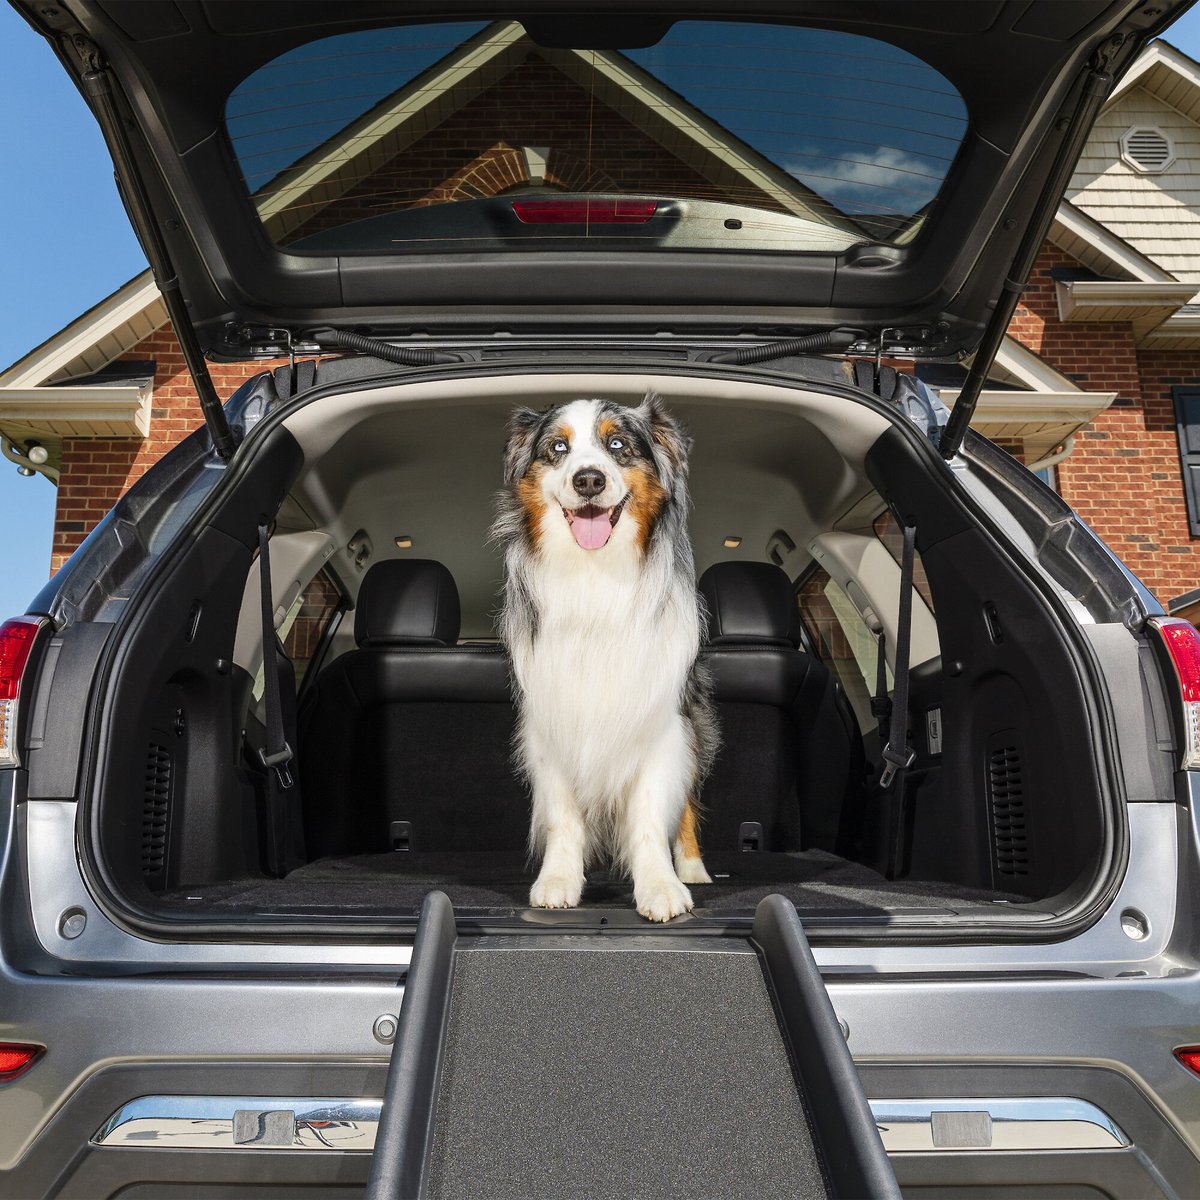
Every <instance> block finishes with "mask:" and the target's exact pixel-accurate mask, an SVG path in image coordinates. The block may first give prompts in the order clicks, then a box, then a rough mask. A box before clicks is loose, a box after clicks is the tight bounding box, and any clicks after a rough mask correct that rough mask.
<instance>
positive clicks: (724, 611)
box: [697, 562, 800, 648]
mask: <svg viewBox="0 0 1200 1200" xmlns="http://www.w3.org/2000/svg"><path fill="white" fill-rule="evenodd" d="M697 587H698V588H699V589H700V595H701V596H702V597H703V598H704V603H705V605H706V606H707V607H708V644H709V645H710V646H721V645H730V644H732V643H740V644H742V645H746V644H751V645H763V646H791V647H793V648H795V647H797V646H798V645H799V644H800V611H799V609H798V608H797V606H796V596H795V592H794V590H793V588H792V582H791V580H790V579H789V578H788V577H787V575H786V573H785V572H784V571H783V570H782V569H781V568H779V567H777V566H775V564H774V563H764V562H720V563H714V564H713V565H712V566H711V567H709V568H708V570H707V571H705V572H704V574H703V575H701V576H700V581H699V583H698V584H697Z"/></svg>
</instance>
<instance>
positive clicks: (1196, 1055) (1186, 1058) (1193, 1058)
mask: <svg viewBox="0 0 1200 1200" xmlns="http://www.w3.org/2000/svg"><path fill="white" fill-rule="evenodd" d="M1175 1057H1176V1058H1177V1059H1179V1061H1180V1062H1181V1063H1183V1065H1184V1066H1185V1067H1187V1069H1188V1070H1189V1071H1191V1072H1192V1073H1193V1074H1196V1075H1200V1046H1180V1047H1179V1049H1178V1050H1176V1051H1175Z"/></svg>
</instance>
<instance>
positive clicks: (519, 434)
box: [504, 408, 545, 487]
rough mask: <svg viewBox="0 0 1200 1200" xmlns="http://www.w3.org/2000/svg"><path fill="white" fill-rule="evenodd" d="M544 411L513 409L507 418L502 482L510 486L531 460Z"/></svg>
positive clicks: (524, 470)
mask: <svg viewBox="0 0 1200 1200" xmlns="http://www.w3.org/2000/svg"><path fill="white" fill-rule="evenodd" d="M544 416H545V413H540V412H538V411H537V409H534V408H518V409H514V410H513V413H512V416H510V417H509V418H508V430H507V434H508V441H507V443H506V444H505V447H504V482H505V484H506V485H508V486H509V487H511V486H512V485H513V484H514V483H516V482H517V480H518V479H520V478H521V476H522V475H524V474H525V472H526V471H528V470H529V464H530V463H531V462H532V461H533V443H534V439H535V438H536V437H537V431H538V429H539V428H540V427H541V424H542V418H543V417H544Z"/></svg>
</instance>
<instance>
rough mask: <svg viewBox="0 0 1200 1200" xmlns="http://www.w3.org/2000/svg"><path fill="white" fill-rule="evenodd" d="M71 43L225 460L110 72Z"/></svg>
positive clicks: (204, 373) (93, 52) (223, 440)
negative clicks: (79, 60) (78, 56)
mask: <svg viewBox="0 0 1200 1200" xmlns="http://www.w3.org/2000/svg"><path fill="white" fill-rule="evenodd" d="M74 43H75V47H76V49H77V50H79V52H80V54H81V55H82V56H83V59H84V66H85V68H86V69H85V71H84V74H83V87H84V91H85V92H86V94H87V96H88V98H89V100H90V101H91V102H92V111H93V112H94V113H95V114H96V120H97V121H98V122H99V124H100V130H101V132H102V133H103V134H104V140H105V142H106V143H107V145H108V152H109V153H110V154H111V155H112V160H113V164H114V166H115V167H116V171H117V179H118V181H119V182H120V185H121V192H122V195H123V197H124V200H125V205H126V208H127V210H128V212H129V218H130V220H131V221H132V222H133V226H134V230H135V231H136V233H137V235H138V240H139V241H140V242H141V244H142V249H143V250H144V251H145V252H146V257H147V259H149V261H150V270H151V272H152V273H153V275H154V282H155V283H156V284H157V285H158V290H159V291H160V292H161V293H162V298H163V304H164V305H165V307H166V310H167V316H168V317H170V319H171V326H172V328H173V329H174V330H175V337H176V338H177V339H178V341H179V347H180V349H181V350H182V351H183V360H184V362H185V363H186V364H187V369H188V373H189V374H190V375H191V377H192V382H193V383H194V384H195V385H196V394H197V396H198V397H199V398H200V409H201V411H202V412H203V413H204V423H205V424H206V425H207V426H208V431H209V433H210V434H211V435H212V441H213V449H214V450H216V452H217V454H218V455H220V457H221V458H223V459H226V460H228V459H230V458H232V457H233V452H234V450H235V449H236V446H235V444H234V440H233V431H232V430H231V429H230V428H229V421H228V420H227V419H226V417H225V409H224V408H222V406H221V399H220V397H219V396H218V395H217V389H216V388H215V387H214V386H213V381H212V376H211V375H209V373H208V365H207V363H205V361H204V351H203V350H202V349H201V347H200V341H199V339H198V338H197V337H196V331H195V330H194V329H193V328H192V323H191V318H190V317H189V316H188V313H187V307H186V305H185V303H184V299H183V294H182V293H181V292H180V290H179V277H178V275H177V274H176V272H175V268H174V266H173V265H172V263H171V255H170V252H169V251H168V250H167V245H166V242H164V241H163V238H162V234H161V233H160V232H159V229H158V224H157V222H156V221H155V219H154V215H153V213H152V211H151V207H150V199H149V197H148V196H147V195H146V188H145V185H144V183H143V182H142V177H141V174H140V173H139V171H138V168H137V164H136V162H135V161H134V157H133V152H132V150H131V148H130V145H129V138H128V135H127V134H126V131H125V126H124V124H123V122H122V121H121V117H120V114H119V113H118V112H117V106H116V97H115V96H114V94H113V86H112V74H111V72H110V71H109V70H108V68H107V67H106V66H104V65H103V63H102V60H101V58H100V52H99V50H98V49H97V48H96V47H95V46H93V45H91V44H90V43H89V42H87V41H86V39H84V38H75V39H74Z"/></svg>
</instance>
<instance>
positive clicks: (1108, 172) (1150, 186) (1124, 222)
mask: <svg viewBox="0 0 1200 1200" xmlns="http://www.w3.org/2000/svg"><path fill="white" fill-rule="evenodd" d="M1139 125H1149V126H1153V127H1155V128H1157V129H1160V130H1162V132H1163V133H1165V134H1166V135H1167V137H1169V138H1170V139H1171V141H1172V142H1173V143H1174V148H1175V161H1174V162H1172V163H1171V165H1170V166H1169V167H1167V169H1166V170H1165V171H1163V172H1161V173H1159V174H1156V175H1150V174H1143V173H1142V172H1140V171H1137V170H1135V169H1134V168H1133V167H1130V166H1128V165H1126V164H1125V163H1124V162H1123V161H1122V159H1121V144H1120V143H1121V135H1122V134H1123V133H1124V132H1125V131H1126V130H1127V129H1130V128H1132V127H1134V126H1139ZM1067 199H1068V200H1070V201H1071V202H1072V203H1074V204H1076V205H1078V207H1079V208H1081V209H1083V211H1084V212H1086V213H1087V214H1088V215H1089V216H1091V217H1094V218H1095V219H1096V220H1097V221H1100V222H1102V223H1103V224H1104V225H1106V226H1107V227H1108V228H1109V229H1111V230H1112V231H1113V233H1115V234H1116V235H1117V236H1118V237H1121V238H1124V239H1125V240H1126V241H1127V242H1129V243H1131V244H1132V245H1133V246H1135V247H1136V248H1137V249H1138V250H1140V251H1141V252H1142V253H1143V254H1144V255H1146V257H1147V258H1151V259H1153V260H1154V261H1155V262H1156V263H1158V265H1159V266H1161V267H1163V268H1164V269H1165V270H1167V271H1170V272H1171V273H1172V274H1173V275H1175V276H1176V277H1177V278H1179V279H1180V280H1182V281H1184V282H1187V283H1194V284H1196V286H1197V288H1200V125H1196V124H1195V123H1194V122H1193V121H1190V120H1189V119H1188V118H1187V117H1185V116H1183V114H1182V113H1180V112H1178V111H1176V110H1175V109H1174V108H1171V107H1170V106H1169V105H1167V104H1164V103H1163V102H1162V101H1161V100H1159V99H1158V98H1157V97H1155V96H1152V95H1150V93H1149V92H1147V91H1146V90H1145V89H1144V88H1140V87H1137V88H1133V89H1132V90H1131V91H1130V92H1129V93H1128V94H1126V95H1124V96H1122V97H1121V98H1120V99H1118V100H1117V101H1116V102H1115V103H1113V104H1112V105H1110V106H1109V107H1108V108H1107V109H1105V111H1104V112H1103V113H1101V114H1100V118H1099V120H1097V122H1096V127H1095V128H1094V129H1093V130H1092V133H1091V136H1090V137H1089V138H1088V141H1087V144H1086V145H1085V146H1084V150H1083V155H1082V156H1081V157H1080V160H1079V165H1078V166H1077V167H1076V169H1075V174H1074V176H1072V179H1071V184H1070V187H1069V188H1068V189H1067Z"/></svg>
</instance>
